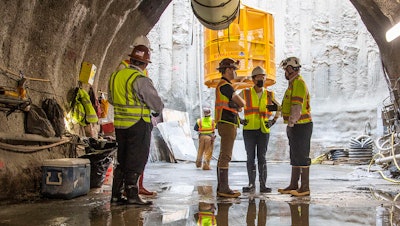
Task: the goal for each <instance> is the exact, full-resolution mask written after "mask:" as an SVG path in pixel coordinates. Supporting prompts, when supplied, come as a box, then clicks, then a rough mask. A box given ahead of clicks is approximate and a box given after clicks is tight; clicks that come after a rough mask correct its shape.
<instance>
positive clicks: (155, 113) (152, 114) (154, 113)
mask: <svg viewBox="0 0 400 226" xmlns="http://www.w3.org/2000/svg"><path fill="white" fill-rule="evenodd" d="M159 115H160V113H158V112H152V113H151V116H153V117H154V118H157V117H158V116H159Z"/></svg>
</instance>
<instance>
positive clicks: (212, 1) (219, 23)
mask: <svg viewBox="0 0 400 226" xmlns="http://www.w3.org/2000/svg"><path fill="white" fill-rule="evenodd" d="M191 5H192V10H193V13H194V15H195V16H196V17H197V19H198V20H199V21H200V23H201V24H203V25H204V26H205V27H206V28H208V29H211V30H223V29H225V28H228V27H229V24H231V23H232V22H233V21H234V20H235V18H236V17H237V15H238V14H239V9H240V0H191Z"/></svg>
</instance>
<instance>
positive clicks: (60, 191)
mask: <svg viewBox="0 0 400 226" xmlns="http://www.w3.org/2000/svg"><path fill="white" fill-rule="evenodd" d="M89 190H90V160H89V159H80V158H63V159H48V160H45V161H44V162H43V165H42V191H41V193H42V195H43V196H45V197H49V198H63V199H72V198H74V197H77V196H81V195H86V194H87V193H88V192H89Z"/></svg>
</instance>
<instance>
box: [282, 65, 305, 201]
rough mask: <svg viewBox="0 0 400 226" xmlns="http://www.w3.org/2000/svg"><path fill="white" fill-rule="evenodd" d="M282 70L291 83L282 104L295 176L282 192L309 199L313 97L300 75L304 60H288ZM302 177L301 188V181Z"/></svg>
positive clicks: (293, 175) (293, 174)
mask: <svg viewBox="0 0 400 226" xmlns="http://www.w3.org/2000/svg"><path fill="white" fill-rule="evenodd" d="M280 67H282V68H283V70H285V78H286V80H288V88H287V89H286V92H285V95H284V98H283V101H282V116H283V121H284V123H285V124H287V128H286V133H287V137H288V140H289V147H290V165H292V175H291V180H290V184H289V186H287V187H286V188H281V189H278V192H279V193H281V194H291V195H294V196H309V195H310V187H309V175H310V165H311V159H310V142H311V135H312V130H313V122H312V118H311V107H310V94H309V92H308V89H307V85H306V83H305V81H304V79H303V77H302V76H301V75H300V68H301V65H300V60H299V59H298V58H297V57H288V58H286V59H285V60H283V61H282V62H281V64H280ZM300 177H301V186H300V187H299V185H298V181H299V179H300Z"/></svg>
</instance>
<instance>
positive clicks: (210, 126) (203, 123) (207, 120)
mask: <svg viewBox="0 0 400 226" xmlns="http://www.w3.org/2000/svg"><path fill="white" fill-rule="evenodd" d="M197 125H199V133H200V134H212V133H214V129H215V122H214V120H213V119H212V118H211V117H203V118H201V120H200V119H197Z"/></svg>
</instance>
